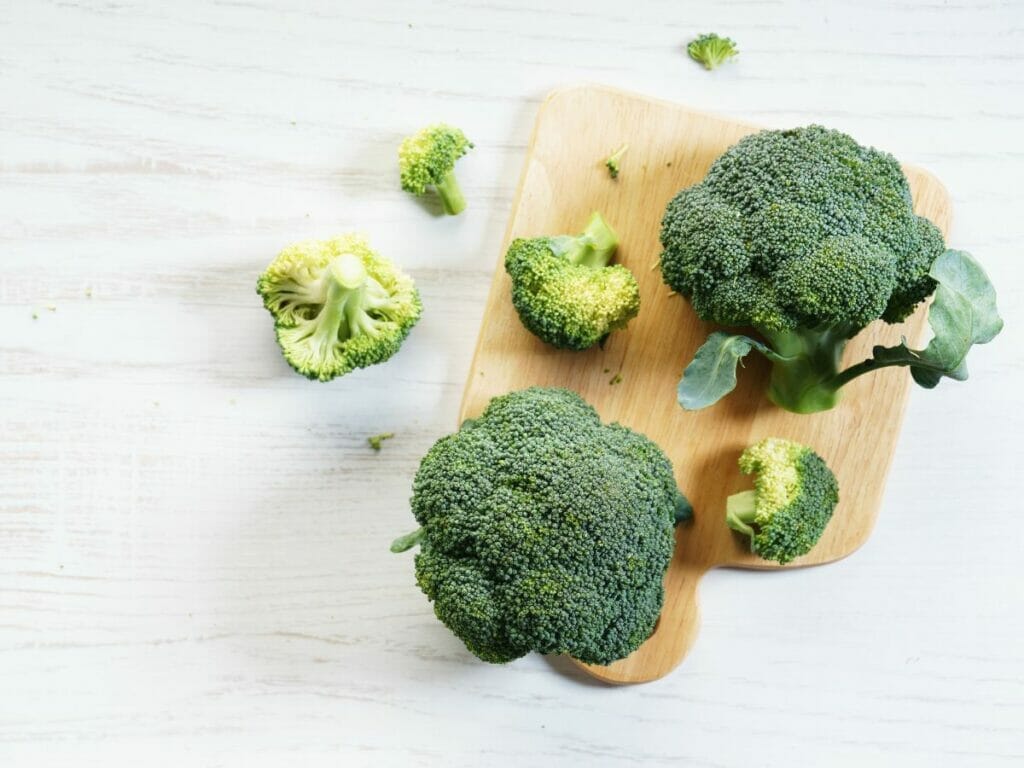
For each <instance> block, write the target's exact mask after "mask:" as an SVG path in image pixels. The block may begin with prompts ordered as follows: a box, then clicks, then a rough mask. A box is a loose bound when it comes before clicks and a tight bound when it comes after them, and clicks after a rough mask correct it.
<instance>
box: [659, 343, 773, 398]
mask: <svg viewBox="0 0 1024 768" xmlns="http://www.w3.org/2000/svg"><path fill="white" fill-rule="evenodd" d="M752 349H756V350H757V351H758V352H760V353H761V354H762V355H765V356H766V357H769V358H771V359H776V358H778V357H779V356H778V355H776V354H775V352H773V351H772V350H771V349H770V348H769V347H767V346H765V345H764V344H762V343H761V342H759V341H755V340H754V339H751V338H750V337H749V336H739V335H735V336H734V335H730V334H728V333H725V332H723V331H715V332H714V333H712V334H711V335H710V336H708V340H707V341H705V342H704V344H703V346H701V348H700V349H698V350H697V354H696V355H694V356H693V360H692V361H691V362H690V364H689V365H688V366H686V370H685V371H683V378H682V379H681V380H680V381H679V387H678V389H677V390H676V397H677V398H678V399H679V404H680V405H681V406H683V408H685V409H686V410H688V411H696V410H699V409H701V408H707V407H708V406H709V405H714V404H715V403H717V402H718V401H719V400H721V399H722V398H723V397H725V396H726V395H727V394H729V393H730V392H732V391H733V390H734V389H735V388H736V366H737V365H739V362H740V360H741V359H742V358H744V357H746V356H747V355H748V354H749V353H750V350H752Z"/></svg>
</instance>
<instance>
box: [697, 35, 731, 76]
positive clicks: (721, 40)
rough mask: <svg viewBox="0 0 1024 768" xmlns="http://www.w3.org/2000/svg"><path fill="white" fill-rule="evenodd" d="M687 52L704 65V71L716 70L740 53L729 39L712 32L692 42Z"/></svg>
mask: <svg viewBox="0 0 1024 768" xmlns="http://www.w3.org/2000/svg"><path fill="white" fill-rule="evenodd" d="M686 52H687V53H688V54H690V58H691V59H693V60H694V61H696V62H697V63H699V64H703V65H704V69H715V68H716V67H718V66H720V65H721V64H723V63H725V62H726V61H728V60H729V59H731V58H732V57H733V56H736V55H737V54H739V52H740V51H739V49H738V48H737V47H736V43H734V42H733V41H732V40H730V39H729V38H728V37H720V36H719V35H716V34H715V33H714V32H711V33H709V34H706V35H701V36H700V37H698V38H696V39H694V40H691V41H690V44H689V45H687V46H686Z"/></svg>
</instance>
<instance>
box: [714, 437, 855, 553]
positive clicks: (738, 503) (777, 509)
mask: <svg viewBox="0 0 1024 768" xmlns="http://www.w3.org/2000/svg"><path fill="white" fill-rule="evenodd" d="M739 464H740V470H741V471H742V472H743V473H744V474H747V475H751V474H756V475H757V477H756V478H755V480H754V488H753V490H749V491H741V492H740V493H736V494H733V495H732V496H730V497H729V498H728V500H727V501H726V515H725V521H726V523H727V524H728V526H729V527H730V528H732V529H733V530H734V531H737V532H739V533H742V534H743V535H744V536H748V537H750V549H751V551H752V552H753V553H754V554H755V555H757V556H758V557H761V558H763V559H765V560H774V561H776V562H778V563H783V564H785V563H788V562H789V561H791V560H793V559H794V558H797V557H800V556H801V555H806V554H807V553H808V552H810V551H811V549H813V548H814V545H815V544H817V543H818V539H820V538H821V534H822V533H823V532H824V531H825V526H827V525H828V522H829V520H831V519H832V512H833V511H834V510H835V508H836V504H838V503H839V483H838V482H836V478H835V475H833V474H832V470H830V469H829V468H828V465H827V464H825V462H824V460H823V459H822V458H821V457H820V456H819V455H818V454H816V453H815V452H814V451H813V450H811V449H810V448H808V447H807V446H805V445H800V444H799V443H794V442H792V441H790V440H782V439H779V438H775V437H769V438H767V439H765V440H762V441H761V442H759V443H757V444H755V445H752V446H750V447H749V448H747V449H746V450H745V451H744V452H743V454H742V455H741V456H740V461H739Z"/></svg>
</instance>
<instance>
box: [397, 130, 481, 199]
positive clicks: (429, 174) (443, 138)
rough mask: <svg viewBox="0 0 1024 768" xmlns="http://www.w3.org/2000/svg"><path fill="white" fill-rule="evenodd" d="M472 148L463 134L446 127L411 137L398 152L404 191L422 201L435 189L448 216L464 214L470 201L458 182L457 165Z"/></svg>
mask: <svg viewBox="0 0 1024 768" xmlns="http://www.w3.org/2000/svg"><path fill="white" fill-rule="evenodd" d="M472 148H473V142H471V141H470V140H469V139H467V138H466V135H465V134H464V133H463V132H462V131H460V130H459V129H458V128H454V127H452V126H450V125H445V124H443V123H438V124H437V125H430V126H427V127H426V128H424V129H423V130H421V131H419V132H418V133H416V134H414V135H412V136H409V137H407V138H406V139H405V140H404V141H403V142H402V144H401V146H400V147H399V148H398V165H399V170H400V172H401V181H402V189H404V190H405V191H406V192H411V193H412V194H414V195H416V196H417V197H421V196H423V195H425V194H426V192H427V188H428V187H433V188H434V191H435V192H437V195H438V197H440V198H441V204H442V205H443V206H444V210H445V213H448V214H451V215H456V214H459V213H462V211H463V210H464V209H465V208H466V199H465V197H463V195H462V189H461V188H460V187H459V182H458V181H457V180H456V178H455V162H456V161H457V160H458V159H459V158H460V157H462V156H463V155H464V154H466V152H468V151H469V150H470V149H472Z"/></svg>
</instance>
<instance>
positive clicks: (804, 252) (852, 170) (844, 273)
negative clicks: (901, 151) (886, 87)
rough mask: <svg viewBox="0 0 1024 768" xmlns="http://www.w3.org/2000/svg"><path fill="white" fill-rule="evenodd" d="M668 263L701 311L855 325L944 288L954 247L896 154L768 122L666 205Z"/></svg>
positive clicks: (771, 322)
mask: <svg viewBox="0 0 1024 768" xmlns="http://www.w3.org/2000/svg"><path fill="white" fill-rule="evenodd" d="M661 242H662V245H663V246H664V249H665V250H664V252H663V253H662V256H661V270H662V275H663V277H664V280H665V282H666V283H667V284H668V285H669V286H671V287H672V289H673V290H675V291H677V292H679V293H680V294H682V295H684V296H687V297H689V298H690V300H691V302H692V304H693V307H694V309H695V310H696V312H697V314H698V315H700V317H701V318H702V319H704V320H709V321H713V322H717V323H721V324H723V325H731V326H754V327H756V328H759V329H762V330H764V331H768V332H782V331H791V330H794V329H797V328H818V327H823V326H828V327H837V326H838V327H842V328H844V329H845V331H846V332H847V333H848V335H851V336H852V335H853V334H854V333H856V332H857V331H858V330H860V329H861V328H863V327H864V326H865V325H867V324H868V323H869V322H871V321H872V320H875V319H877V318H879V317H881V318H883V319H884V320H886V321H887V322H899V321H900V320H902V319H904V318H905V317H906V316H907V315H908V314H909V313H910V312H911V311H913V309H914V307H915V306H916V305H917V304H918V303H919V302H921V301H922V300H923V299H925V298H926V297H927V296H928V295H930V294H931V292H932V291H933V290H934V288H935V283H934V281H933V280H932V279H931V278H930V277H929V276H928V270H929V268H930V267H931V264H932V262H934V261H935V259H936V258H937V257H938V255H939V254H940V253H942V251H943V249H944V248H945V245H944V242H943V238H942V235H941V233H940V232H939V230H938V229H937V228H936V227H935V225H934V224H932V223H931V222H930V221H928V220H927V219H924V218H921V217H920V216H916V215H915V214H914V212H913V209H912V204H911V198H910V189H909V187H908V185H907V180H906V177H905V176H904V175H903V172H902V170H901V169H900V166H899V164H898V163H897V162H896V160H895V159H894V158H893V157H892V156H891V155H888V154H886V153H884V152H879V151H878V150H875V149H871V148H869V147H863V146H861V145H860V144H858V143H857V142H855V141H854V140H853V139H852V138H850V137H849V136H847V135H846V134H844V133H840V132H839V131H833V130H828V129H826V128H822V127H821V126H814V125H812V126H810V127H807V128H797V129H795V130H788V131H761V132H760V133H756V134H753V135H752V136H748V137H746V138H745V139H743V140H741V141H740V142H739V143H738V144H736V145H735V146H733V147H732V148H730V149H729V150H728V151H727V152H726V153H725V154H723V155H722V156H721V157H719V158H718V159H717V160H716V161H715V162H714V164H712V166H711V169H710V170H709V171H708V174H707V176H706V177H705V178H704V180H703V181H702V182H701V183H699V184H697V185H695V186H693V187H690V188H688V189H684V190H683V191H681V192H680V193H679V194H678V195H676V197H675V198H673V200H672V201H671V202H670V203H669V205H668V208H667V210H666V212H665V217H664V220H663V221H662V231H661Z"/></svg>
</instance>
